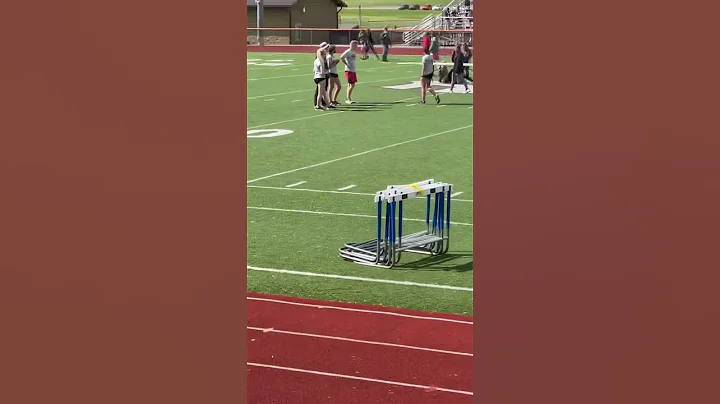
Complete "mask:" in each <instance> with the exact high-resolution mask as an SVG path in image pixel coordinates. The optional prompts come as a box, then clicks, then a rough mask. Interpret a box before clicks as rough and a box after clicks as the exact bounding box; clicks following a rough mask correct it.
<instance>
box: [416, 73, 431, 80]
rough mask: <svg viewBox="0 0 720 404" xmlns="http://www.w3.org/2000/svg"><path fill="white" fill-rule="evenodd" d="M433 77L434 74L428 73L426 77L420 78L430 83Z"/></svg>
mask: <svg viewBox="0 0 720 404" xmlns="http://www.w3.org/2000/svg"><path fill="white" fill-rule="evenodd" d="M434 75H435V73H430V74H426V75H424V76H422V78H423V79H425V80H427V81H432V79H433V76H434ZM415 77H417V76H415Z"/></svg>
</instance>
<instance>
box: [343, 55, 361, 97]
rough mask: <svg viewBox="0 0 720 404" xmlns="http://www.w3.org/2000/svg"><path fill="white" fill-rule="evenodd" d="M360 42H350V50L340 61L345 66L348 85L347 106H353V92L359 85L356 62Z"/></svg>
mask: <svg viewBox="0 0 720 404" xmlns="http://www.w3.org/2000/svg"><path fill="white" fill-rule="evenodd" d="M357 50H358V41H350V49H348V50H346V51H345V52H343V54H342V55H341V56H340V60H341V61H342V62H343V64H344V65H345V80H347V83H348V89H347V100H345V103H346V104H352V103H353V100H352V92H353V90H354V89H355V83H357V73H355V62H356V60H357Z"/></svg>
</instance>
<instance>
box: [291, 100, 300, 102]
mask: <svg viewBox="0 0 720 404" xmlns="http://www.w3.org/2000/svg"><path fill="white" fill-rule="evenodd" d="M300 101H302V100H292V101H290V102H300Z"/></svg>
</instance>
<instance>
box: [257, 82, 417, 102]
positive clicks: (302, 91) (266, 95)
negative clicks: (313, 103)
mask: <svg viewBox="0 0 720 404" xmlns="http://www.w3.org/2000/svg"><path fill="white" fill-rule="evenodd" d="M399 80H404V78H403V77H395V78H392V79H382V80H372V81H363V84H372V83H384V82H386V81H399ZM307 91H308V90H307V89H304V90H296V91H287V92H284V93H275V94H265V95H256V96H254V97H247V99H248V100H255V99H258V98H265V97H274V96H276V95H286V94H296V93H305V92H307Z"/></svg>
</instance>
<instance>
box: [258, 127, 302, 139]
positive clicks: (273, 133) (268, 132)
mask: <svg viewBox="0 0 720 404" xmlns="http://www.w3.org/2000/svg"><path fill="white" fill-rule="evenodd" d="M291 133H293V131H291V130H289V129H251V130H248V131H247V137H248V138H253V139H258V138H266V137H278V136H285V135H289V134H291Z"/></svg>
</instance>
